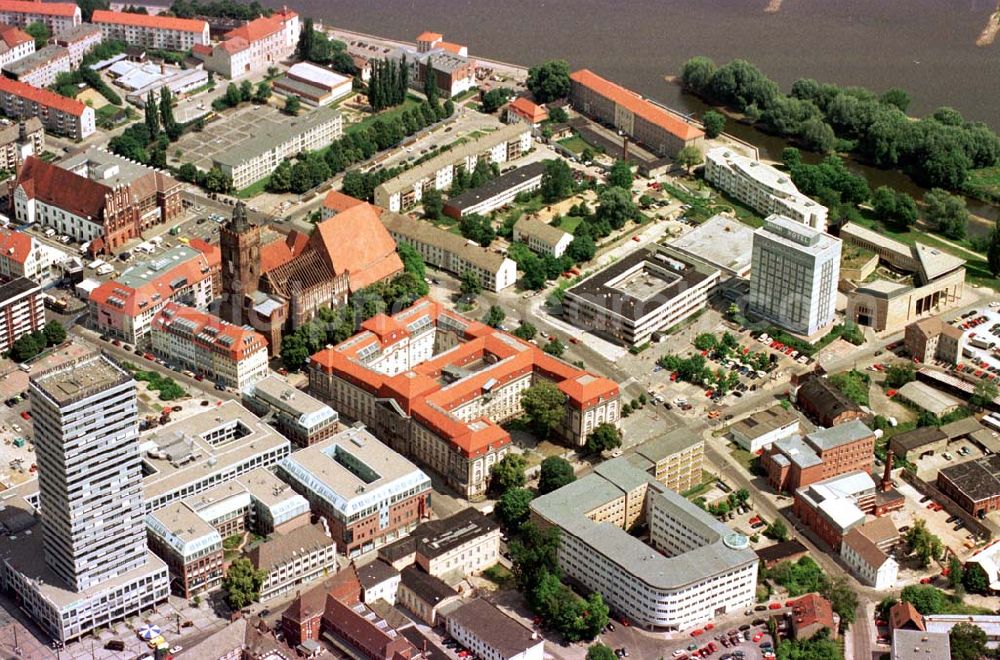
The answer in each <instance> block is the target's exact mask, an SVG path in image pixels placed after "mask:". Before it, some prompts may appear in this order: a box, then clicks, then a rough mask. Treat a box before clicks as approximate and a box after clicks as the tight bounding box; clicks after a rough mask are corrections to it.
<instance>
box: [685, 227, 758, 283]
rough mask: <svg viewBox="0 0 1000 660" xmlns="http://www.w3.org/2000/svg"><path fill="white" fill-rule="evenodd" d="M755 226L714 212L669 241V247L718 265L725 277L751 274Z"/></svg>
mask: <svg viewBox="0 0 1000 660" xmlns="http://www.w3.org/2000/svg"><path fill="white" fill-rule="evenodd" d="M753 231H754V230H753V228H752V227H750V226H749V225H745V224H743V223H742V222H740V221H739V220H736V219H734V218H730V217H728V216H725V215H714V216H712V217H711V218H709V219H708V220H706V221H705V222H703V223H701V224H700V225H698V226H696V227H694V228H692V229H690V230H688V231H686V232H684V233H683V234H681V235H680V236H679V237H677V238H675V239H673V240H671V241H670V247H672V248H674V249H675V250H680V251H681V252H683V253H684V254H688V255H690V256H692V257H694V258H695V259H701V260H702V261H704V262H706V263H708V264H711V265H712V266H715V267H716V268H718V269H719V271H720V272H721V273H722V276H723V278H724V279H729V278H730V277H739V278H742V279H747V278H749V277H750V263H751V260H752V258H753Z"/></svg>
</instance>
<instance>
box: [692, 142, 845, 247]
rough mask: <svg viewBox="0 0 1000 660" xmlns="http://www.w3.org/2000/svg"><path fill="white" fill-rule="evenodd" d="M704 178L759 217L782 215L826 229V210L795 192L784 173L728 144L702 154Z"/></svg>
mask: <svg viewBox="0 0 1000 660" xmlns="http://www.w3.org/2000/svg"><path fill="white" fill-rule="evenodd" d="M705 180H706V181H708V182H709V183H710V184H712V185H713V186H715V187H716V188H718V189H719V190H721V191H723V192H724V193H726V194H727V195H729V196H731V197H734V198H736V199H737V200H739V201H740V202H743V203H744V204H746V205H747V206H749V207H750V208H752V209H753V210H755V211H756V212H757V213H759V214H761V215H763V216H769V215H775V214H776V215H783V216H785V217H786V218H789V219H790V220H794V221H795V222H798V223H800V224H803V225H806V226H807V227H812V228H813V229H815V230H816V231H820V232H825V231H826V221H827V213H828V210H827V208H826V207H825V206H823V205H822V204H820V203H819V202H815V201H813V200H812V199H810V198H809V197H807V196H806V195H803V194H802V193H800V192H799V189H798V188H796V187H795V184H794V183H792V180H791V179H790V178H789V176H788V174H786V173H785V172H782V171H781V170H778V169H776V168H774V167H771V166H770V165H768V164H766V163H762V162H760V161H759V160H757V159H755V158H748V157H746V156H744V155H743V154H741V153H738V152H736V151H733V150H732V149H730V148H729V147H716V148H715V149H711V150H709V151H708V153H706V154H705Z"/></svg>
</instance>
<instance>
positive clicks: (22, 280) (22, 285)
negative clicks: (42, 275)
mask: <svg viewBox="0 0 1000 660" xmlns="http://www.w3.org/2000/svg"><path fill="white" fill-rule="evenodd" d="M32 289H37V290H38V292H39V293H41V291H42V288H41V287H40V286H39V285H38V284H36V283H35V282H33V281H32V280H29V279H28V278H27V277H18V278H15V279H13V280H8V281H6V282H3V283H2V284H0V303H6V302H7V301H8V300H12V299H14V298H17V297H18V296H23V295H24V294H26V293H28V292H29V291H31V290H32Z"/></svg>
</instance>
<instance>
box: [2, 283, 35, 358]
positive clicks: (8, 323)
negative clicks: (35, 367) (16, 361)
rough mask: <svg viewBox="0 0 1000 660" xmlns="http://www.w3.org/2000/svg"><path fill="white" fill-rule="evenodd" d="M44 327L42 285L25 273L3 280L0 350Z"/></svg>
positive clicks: (6, 348) (7, 348) (4, 349)
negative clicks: (15, 277) (21, 275)
mask: <svg viewBox="0 0 1000 660" xmlns="http://www.w3.org/2000/svg"><path fill="white" fill-rule="evenodd" d="M44 327H45V305H44V304H43V303H42V289H41V287H40V286H39V285H38V284H36V283H35V282H33V281H31V280H29V279H27V278H25V277H19V278H17V279H13V280H9V281H7V282H2V283H0V351H7V350H9V349H10V347H11V345H12V344H13V343H14V342H15V341H17V340H18V339H20V338H21V337H23V336H24V335H27V334H30V333H32V332H35V331H36V330H41V329H43V328H44Z"/></svg>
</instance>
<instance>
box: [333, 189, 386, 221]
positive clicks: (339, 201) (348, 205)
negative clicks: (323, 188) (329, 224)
mask: <svg viewBox="0 0 1000 660" xmlns="http://www.w3.org/2000/svg"><path fill="white" fill-rule="evenodd" d="M366 203H367V202H364V201H362V200H360V199H358V198H357V197H351V196H350V195H345V194H344V193H342V192H340V191H338V190H331V191H330V192H328V193H327V194H326V197H324V198H323V207H324V208H328V209H330V210H331V211H333V212H334V213H340V212H342V211H346V210H347V209H352V208H354V207H355V206H360V205H362V204H366ZM375 208H378V207H375ZM379 214H380V215H381V209H379Z"/></svg>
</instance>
